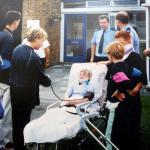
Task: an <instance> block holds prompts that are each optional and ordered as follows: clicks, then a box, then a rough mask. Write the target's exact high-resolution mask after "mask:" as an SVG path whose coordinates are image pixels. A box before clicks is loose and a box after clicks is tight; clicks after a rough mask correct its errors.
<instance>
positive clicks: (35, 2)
mask: <svg viewBox="0 0 150 150" xmlns="http://www.w3.org/2000/svg"><path fill="white" fill-rule="evenodd" d="M60 1H61V0H23V10H22V13H23V14H22V15H23V17H22V38H23V37H25V35H26V31H27V20H40V26H41V27H42V28H44V29H45V30H46V32H47V33H48V40H49V42H50V45H51V46H50V62H51V64H56V63H58V62H59V60H60V57H59V56H60ZM54 16H55V20H54V21H53V22H52V18H54Z"/></svg>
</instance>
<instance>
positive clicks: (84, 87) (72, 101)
mask: <svg viewBox="0 0 150 150" xmlns="http://www.w3.org/2000/svg"><path fill="white" fill-rule="evenodd" d="M91 75H92V74H91V72H90V71H89V70H87V69H82V70H81V71H80V73H79V80H78V82H75V83H74V84H73V85H69V87H68V89H67V91H66V93H65V100H64V101H63V102H62V103H61V106H63V105H66V106H72V105H78V104H81V103H84V102H87V101H89V100H92V98H93V97H94V93H93V92H92V91H93V90H92V88H91V87H90V78H91Z"/></svg>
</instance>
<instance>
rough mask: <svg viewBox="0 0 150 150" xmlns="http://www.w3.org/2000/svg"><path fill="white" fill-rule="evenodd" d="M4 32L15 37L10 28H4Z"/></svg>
mask: <svg viewBox="0 0 150 150" xmlns="http://www.w3.org/2000/svg"><path fill="white" fill-rule="evenodd" d="M4 31H6V32H8V33H10V34H11V35H12V36H13V32H12V31H11V30H10V29H8V28H6V27H5V28H4Z"/></svg>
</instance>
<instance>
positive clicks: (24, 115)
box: [10, 86, 34, 150]
mask: <svg viewBox="0 0 150 150" xmlns="http://www.w3.org/2000/svg"><path fill="white" fill-rule="evenodd" d="M10 96H11V104H12V128H13V143H14V148H15V150H24V149H25V148H24V138H23V129H24V127H25V125H26V124H27V123H28V122H29V121H30V115H31V111H32V106H33V102H34V100H33V98H34V88H24V87H14V86H11V87H10Z"/></svg>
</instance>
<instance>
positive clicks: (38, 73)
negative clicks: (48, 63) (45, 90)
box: [31, 56, 51, 87]
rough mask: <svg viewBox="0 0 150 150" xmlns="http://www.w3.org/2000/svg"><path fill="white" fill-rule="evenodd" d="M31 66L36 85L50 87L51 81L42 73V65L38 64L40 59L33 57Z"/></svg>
mask: <svg viewBox="0 0 150 150" xmlns="http://www.w3.org/2000/svg"><path fill="white" fill-rule="evenodd" d="M31 63H32V66H33V71H34V72H35V73H36V77H37V79H38V83H39V84H41V85H43V86H45V87H48V86H50V85H51V80H50V78H49V77H48V76H47V75H46V74H45V73H44V69H43V67H42V64H41V62H40V58H39V57H38V56H37V57H34V58H33V60H32V62H31Z"/></svg>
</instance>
